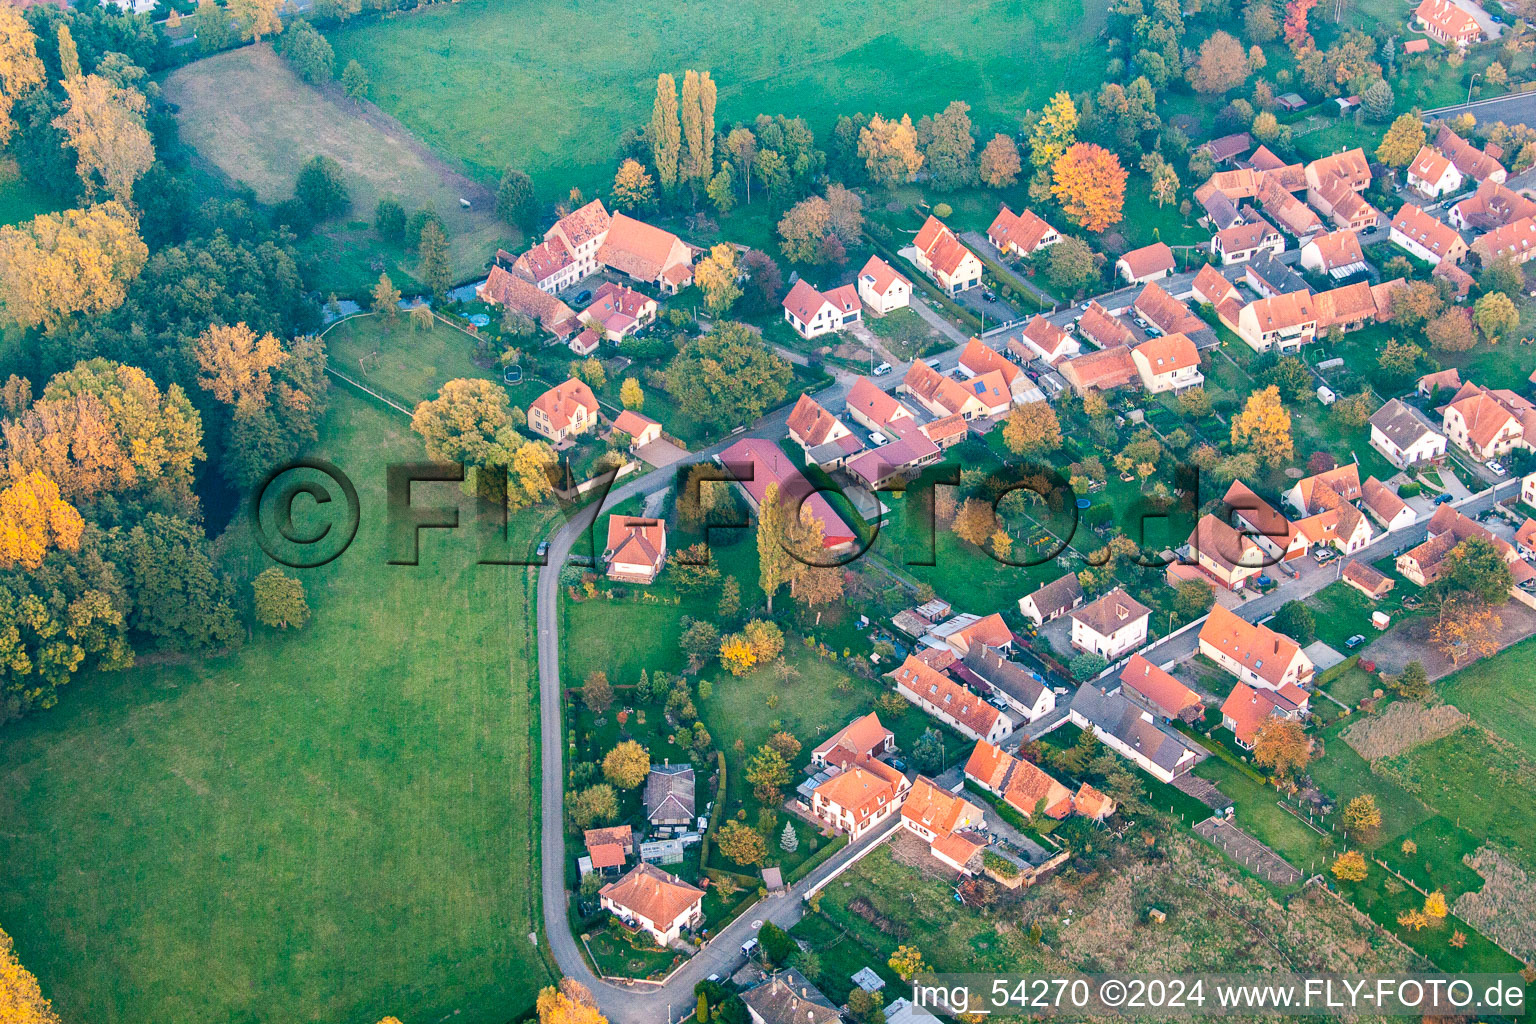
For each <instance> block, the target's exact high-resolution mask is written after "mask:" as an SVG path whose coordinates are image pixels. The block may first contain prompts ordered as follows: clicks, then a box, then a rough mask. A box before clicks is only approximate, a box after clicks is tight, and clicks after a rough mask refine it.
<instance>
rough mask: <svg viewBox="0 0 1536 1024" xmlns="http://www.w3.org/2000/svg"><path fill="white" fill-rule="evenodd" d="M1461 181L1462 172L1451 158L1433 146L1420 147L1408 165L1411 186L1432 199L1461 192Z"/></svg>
mask: <svg viewBox="0 0 1536 1024" xmlns="http://www.w3.org/2000/svg"><path fill="white" fill-rule="evenodd" d="M1461 181H1462V178H1461V172H1460V171H1458V170H1457V169H1456V165H1455V164H1453V163H1451V158H1450V157H1448V156H1446V155H1445V154H1444V153H1442V152H1440V151H1439V150H1438V149H1436V148H1435V147H1433V146H1429V145H1425V146H1420V147H1419V151H1418V153H1417V154H1415V155H1414V158H1413V160H1412V162H1410V163H1409V164H1408V184H1409V186H1410V187H1412V188H1414V189H1417V190H1418V191H1419V192H1422V193H1423V194H1424V195H1426V196H1429V197H1430V198H1432V199H1433V198H1436V197H1438V196H1445V195H1450V194H1451V193H1452V192H1456V191H1458V190H1460V188H1461ZM1409 205H1412V204H1409Z"/></svg>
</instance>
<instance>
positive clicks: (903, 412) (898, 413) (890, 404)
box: [847, 377, 917, 435]
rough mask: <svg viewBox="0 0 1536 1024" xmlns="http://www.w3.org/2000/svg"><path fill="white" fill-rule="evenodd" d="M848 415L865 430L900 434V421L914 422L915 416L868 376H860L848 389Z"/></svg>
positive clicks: (901, 430)
mask: <svg viewBox="0 0 1536 1024" xmlns="http://www.w3.org/2000/svg"><path fill="white" fill-rule="evenodd" d="M847 409H848V415H849V416H851V417H852V418H853V421H854V422H855V423H857V424H859V425H860V426H862V427H864V428H865V429H866V430H875V431H880V432H890V433H894V434H897V435H900V434H901V433H903V432H904V430H903V429H898V427H899V424H902V423H916V422H917V416H916V414H914V413H913V412H912V410H911V409H908V408H907V407H906V406H905V405H902V404H901V403H900V402H898V401H897V400H896V399H894V398H892V397H891V396H890V395H889V394H887V393H886V392H884V391H881V390H880V385H878V384H876V383H875V382H874V381H873V380H871V379H869V378H868V377H860V378H858V379H857V380H855V381H854V382H853V386H852V387H851V388H849V389H848V398H847Z"/></svg>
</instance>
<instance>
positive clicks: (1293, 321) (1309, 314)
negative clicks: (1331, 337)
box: [1237, 291, 1318, 353]
mask: <svg viewBox="0 0 1536 1024" xmlns="http://www.w3.org/2000/svg"><path fill="white" fill-rule="evenodd" d="M1317 324H1318V313H1317V309H1316V307H1315V306H1314V305H1313V301H1312V296H1311V295H1310V294H1309V293H1307V292H1305V291H1297V292H1291V293H1289V294H1286V295H1276V296H1274V297H1273V298H1268V299H1257V300H1255V301H1253V302H1250V303H1248V305H1246V306H1244V307H1243V308H1242V311H1241V312H1239V313H1238V315H1237V336H1238V337H1239V338H1242V339H1243V341H1244V342H1246V343H1247V345H1248V347H1249V348H1251V349H1253V350H1254V351H1255V352H1261V353H1262V352H1268V351H1269V350H1270V349H1278V350H1279V351H1281V352H1294V351H1296V350H1297V349H1299V348H1301V347H1302V346H1303V345H1306V344H1308V343H1310V342H1312V341H1315V340H1317Z"/></svg>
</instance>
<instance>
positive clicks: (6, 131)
mask: <svg viewBox="0 0 1536 1024" xmlns="http://www.w3.org/2000/svg"><path fill="white" fill-rule="evenodd" d="M63 27H64V26H62V25H61V26H60V28H63ZM44 82H45V77H44V70H43V62H42V61H40V60H38V59H37V36H35V35H34V34H33V32H32V27H31V26H30V25H28V24H27V21H26V19H25V18H23V17H22V16H21V8H20V7H18V6H15V5H14V4H6V5H5V6H4V7H3V8H0V147H4V146H5V145H6V144H7V143H8V142H10V140H11V134H12V133H13V132H14V131H15V130H16V121H15V118H14V116H13V114H12V111H13V110H14V109H15V106H16V101H17V100H19V99H21V98H22V96H24V95H26V94H27V93H28V92H30V91H32V90H33V89H35V88H37V87H38V86H41V85H43V84H44Z"/></svg>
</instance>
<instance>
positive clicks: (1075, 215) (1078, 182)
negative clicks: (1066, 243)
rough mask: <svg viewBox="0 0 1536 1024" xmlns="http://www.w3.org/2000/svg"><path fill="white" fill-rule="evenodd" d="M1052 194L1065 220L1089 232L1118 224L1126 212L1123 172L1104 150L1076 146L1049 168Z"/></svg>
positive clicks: (1118, 164)
mask: <svg viewBox="0 0 1536 1024" xmlns="http://www.w3.org/2000/svg"><path fill="white" fill-rule="evenodd" d="M1051 179H1052V180H1051V194H1052V195H1054V196H1055V197H1056V199H1057V201H1058V202H1060V203H1061V208H1062V210H1063V212H1065V213H1066V214H1067V216H1069V217H1071V218H1072V219H1073V220H1075V221H1077V223H1079V224H1081V225H1082V226H1083V227H1085V228H1087V229H1088V230H1089V231H1103V230H1105V229H1106V228H1108V227H1109V226H1110V225H1112V224H1118V223H1120V219H1121V216H1122V214H1123V211H1124V209H1125V179H1126V173H1125V168H1124V167H1121V166H1120V158H1119V157H1117V156H1116V155H1115V154H1113V153H1111V152H1110V151H1109V150H1107V149H1105V148H1104V147H1103V146H1096V145H1094V144H1093V143H1091V142H1079V143H1076V144H1075V145H1072V146H1069V147H1068V148H1067V150H1066V152H1064V153H1062V154H1061V156H1059V157H1057V158H1056V162H1055V163H1053V164H1052V165H1051Z"/></svg>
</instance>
